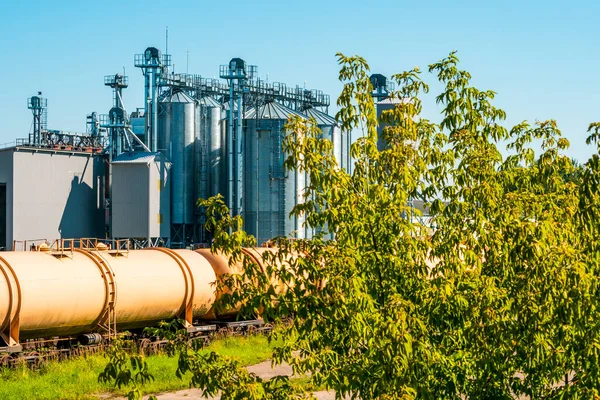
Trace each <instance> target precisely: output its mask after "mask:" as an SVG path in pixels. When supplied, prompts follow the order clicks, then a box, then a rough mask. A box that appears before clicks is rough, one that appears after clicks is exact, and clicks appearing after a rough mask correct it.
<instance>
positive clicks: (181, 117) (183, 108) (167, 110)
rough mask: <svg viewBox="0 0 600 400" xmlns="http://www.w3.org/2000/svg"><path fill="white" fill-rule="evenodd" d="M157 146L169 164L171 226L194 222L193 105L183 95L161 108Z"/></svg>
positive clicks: (165, 101)
mask: <svg viewBox="0 0 600 400" xmlns="http://www.w3.org/2000/svg"><path fill="white" fill-rule="evenodd" d="M161 109H162V112H161V113H160V115H159V117H160V121H159V129H161V131H160V132H159V137H158V139H159V140H158V142H159V148H160V149H161V150H166V151H165V154H166V155H167V157H168V158H169V160H170V161H171V163H172V168H171V223H172V224H192V223H193V222H194V204H195V202H194V197H195V190H194V153H195V152H194V143H195V141H196V138H197V137H198V128H197V126H196V117H197V112H196V103H195V101H194V100H193V99H192V98H191V97H190V96H188V95H187V94H185V93H183V92H175V93H173V94H172V95H170V96H167V97H165V98H164V99H163V101H162V104H161Z"/></svg>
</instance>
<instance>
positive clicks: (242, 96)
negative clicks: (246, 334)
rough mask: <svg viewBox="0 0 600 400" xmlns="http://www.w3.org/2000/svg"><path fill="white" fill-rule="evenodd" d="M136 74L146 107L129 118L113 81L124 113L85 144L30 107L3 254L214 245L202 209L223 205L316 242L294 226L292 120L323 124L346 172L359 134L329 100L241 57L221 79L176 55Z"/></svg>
mask: <svg viewBox="0 0 600 400" xmlns="http://www.w3.org/2000/svg"><path fill="white" fill-rule="evenodd" d="M134 65H135V67H137V68H139V69H140V71H141V72H142V74H143V76H144V82H145V94H144V95H145V100H146V101H145V104H144V107H143V108H134V109H133V110H134V111H133V112H131V113H128V112H127V110H126V107H125V103H124V101H123V92H124V90H125V89H126V88H127V87H128V86H129V82H128V77H127V76H124V75H121V74H115V75H108V76H106V77H104V85H105V86H107V87H109V88H110V89H112V97H113V106H112V108H111V109H110V110H109V112H108V114H102V113H97V112H92V113H90V114H89V115H88V116H87V121H88V124H87V127H88V128H87V131H86V132H85V133H68V132H62V131H56V130H49V129H48V127H47V110H48V105H47V100H46V99H45V98H43V97H42V96H41V93H39V94H38V95H37V96H33V97H32V98H30V99H29V100H28V107H29V108H30V109H31V110H32V113H33V127H34V128H33V133H31V134H30V135H29V137H28V138H26V139H20V140H18V141H17V142H16V143H15V145H14V146H11V147H9V148H6V149H3V150H1V151H0V248H5V249H11V248H13V247H18V246H26V245H27V243H25V242H24V241H25V240H33V239H36V240H38V239H39V240H46V241H48V242H52V241H55V240H58V239H64V238H75V237H102V238H104V237H107V238H114V239H130V240H132V241H133V242H134V243H135V244H136V245H137V246H140V247H144V246H152V245H158V244H160V245H166V246H170V247H175V248H183V247H189V246H196V245H200V244H208V243H210V240H211V238H210V235H209V234H208V233H207V232H206V231H205V229H204V210H202V209H200V208H199V207H198V206H197V200H198V199H199V198H208V197H210V196H214V195H217V194H221V195H222V196H223V197H224V199H225V202H226V204H227V205H228V207H229V208H230V210H231V213H232V215H241V216H242V217H243V219H244V221H245V224H244V228H245V230H246V231H247V232H248V233H250V234H252V235H254V236H255V237H256V238H257V241H258V243H264V242H266V241H268V240H270V239H272V238H274V237H277V236H292V237H297V238H310V237H311V236H312V235H313V229H312V228H310V227H307V226H306V225H305V221H304V220H303V218H302V217H299V218H295V217H291V218H290V216H289V214H290V212H291V210H292V208H293V207H294V206H295V205H296V204H297V203H298V202H302V201H303V193H304V188H305V187H306V184H307V177H306V176H305V174H304V173H301V174H300V173H298V172H296V171H285V170H284V168H283V163H284V160H285V158H286V154H284V153H283V150H282V146H281V145H282V141H283V138H284V135H285V132H284V125H285V123H286V121H287V119H288V118H289V117H290V116H291V115H297V116H300V117H301V118H314V119H315V120H316V121H317V124H318V125H319V127H320V128H321V129H322V131H323V137H324V138H326V139H329V140H331V141H332V143H333V151H334V155H335V157H336V160H337V162H338V165H339V167H340V168H344V169H346V170H349V169H350V166H351V158H350V151H349V147H350V143H351V139H350V134H349V133H347V132H342V130H341V129H340V126H339V124H338V123H337V121H336V120H335V118H333V117H332V116H330V115H328V107H329V104H330V99H329V96H328V95H326V94H324V93H323V92H321V91H320V90H315V89H312V90H309V89H306V88H303V87H299V86H289V87H288V86H287V85H286V84H284V83H279V82H267V81H264V80H261V79H260V78H258V77H257V67H256V66H253V65H249V64H247V63H246V62H245V61H244V60H242V59H239V58H233V59H232V60H231V61H230V62H229V63H228V64H225V65H221V66H220V69H219V77H220V79H207V78H203V77H201V76H199V75H194V74H175V73H173V71H172V69H171V57H170V55H168V54H163V53H161V51H159V50H158V49H157V48H153V47H149V48H147V49H146V50H145V51H144V53H141V54H137V55H135V57H134ZM384 86H385V85H384ZM385 87H387V86H385ZM384 98H385V93H382V94H381V97H380V98H378V99H380V100H381V99H384Z"/></svg>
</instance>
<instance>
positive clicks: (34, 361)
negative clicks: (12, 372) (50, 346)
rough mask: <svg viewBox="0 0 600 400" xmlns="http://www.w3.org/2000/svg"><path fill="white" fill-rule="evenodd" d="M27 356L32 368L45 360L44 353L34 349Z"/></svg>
mask: <svg viewBox="0 0 600 400" xmlns="http://www.w3.org/2000/svg"><path fill="white" fill-rule="evenodd" d="M26 357H27V363H28V364H29V367H31V368H38V367H39V366H40V365H41V364H42V362H43V361H44V359H43V357H42V355H41V354H40V353H38V352H37V351H32V352H30V353H27V356H26Z"/></svg>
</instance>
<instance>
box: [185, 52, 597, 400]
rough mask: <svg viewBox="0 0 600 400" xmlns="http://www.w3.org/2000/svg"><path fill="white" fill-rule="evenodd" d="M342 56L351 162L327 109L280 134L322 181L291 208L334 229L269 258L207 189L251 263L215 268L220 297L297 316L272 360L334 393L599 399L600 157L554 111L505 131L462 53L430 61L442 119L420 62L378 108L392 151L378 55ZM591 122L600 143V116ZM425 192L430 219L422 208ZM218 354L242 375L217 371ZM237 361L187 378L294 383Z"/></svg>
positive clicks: (226, 230) (205, 382) (222, 244)
mask: <svg viewBox="0 0 600 400" xmlns="http://www.w3.org/2000/svg"><path fill="white" fill-rule="evenodd" d="M338 59H339V63H340V65H341V69H340V80H341V81H342V82H343V84H344V88H343V90H342V93H341V95H340V97H339V99H338V105H339V106H340V111H339V113H338V114H337V119H338V120H339V121H340V123H341V125H342V128H343V129H344V130H345V131H351V130H353V129H360V130H362V133H363V135H362V136H361V138H360V139H358V140H357V141H356V142H355V143H354V144H353V145H352V148H351V153H352V157H353V158H354V159H355V160H356V164H355V167H354V168H353V173H352V175H349V174H348V173H347V172H345V171H343V170H341V169H339V168H338V167H337V163H336V161H335V159H334V157H333V152H332V144H331V142H329V141H327V140H324V139H322V138H321V136H320V132H319V129H318V127H317V125H316V122H315V121H314V120H311V121H304V120H302V119H300V118H294V117H293V118H292V119H290V121H289V122H288V124H287V126H286V132H287V135H286V137H285V140H284V144H283V146H284V150H285V151H286V153H287V154H288V158H287V160H286V167H287V168H288V169H291V170H293V169H297V170H299V171H300V172H302V173H307V175H308V176H309V178H310V179H309V186H308V188H307V189H306V193H305V201H304V202H303V203H302V204H298V205H297V206H296V207H295V208H294V210H293V213H294V214H297V215H304V216H305V217H306V221H307V224H309V225H310V226H312V227H314V228H317V230H318V231H321V232H322V234H320V235H319V236H317V237H316V238H313V239H312V240H290V239H286V238H280V239H279V240H277V248H276V249H274V250H273V252H270V253H266V254H265V255H264V258H265V263H266V264H267V268H266V270H265V271H263V270H262V269H260V268H259V267H258V266H257V265H256V264H254V263H252V262H251V260H249V259H245V258H244V255H243V254H242V252H241V246H246V245H252V244H253V243H254V240H253V238H251V237H249V236H247V235H246V234H245V233H244V232H243V230H242V221H241V220H240V219H239V217H236V218H231V217H229V215H228V210H227V208H226V207H225V206H224V204H223V202H222V200H221V199H220V198H212V199H209V200H205V201H201V205H202V206H204V207H206V209H207V227H209V228H210V229H212V230H213V232H214V237H215V242H214V244H213V250H214V251H223V252H226V253H231V254H233V259H236V260H237V259H240V258H241V259H243V260H244V263H245V264H246V273H245V275H244V276H237V275H235V276H230V277H227V279H225V281H224V282H221V283H220V284H222V285H226V286H227V287H229V288H233V289H235V290H233V292H232V294H230V295H227V296H224V297H223V298H222V299H221V300H220V302H221V303H222V304H221V306H225V307H226V306H232V305H235V304H239V303H242V304H243V311H244V313H246V314H247V315H255V314H256V313H257V312H258V311H260V312H261V313H262V315H263V317H264V318H265V319H267V320H268V321H277V320H280V319H282V318H285V317H288V316H292V317H293V318H292V320H291V322H290V323H289V324H286V325H284V326H283V327H282V328H281V329H279V330H278V331H277V333H276V334H277V335H279V336H280V337H281V338H282V340H283V345H281V346H279V347H278V348H277V349H276V350H275V354H274V360H275V362H283V361H286V362H288V363H290V364H291V365H292V366H293V368H294V371H295V372H296V373H298V374H305V373H310V377H311V380H312V381H313V382H314V383H315V384H316V385H323V386H325V387H327V388H328V389H332V390H334V391H335V392H336V393H337V394H338V395H339V396H350V397H351V398H358V397H360V398H362V399H412V398H426V399H439V398H455V399H460V398H473V399H480V398H507V399H508V398H516V397H518V396H522V395H527V396H530V398H540V397H544V398H546V397H548V398H594V397H598V396H599V392H598V391H599V389H600V370H599V368H598V365H599V363H598V356H599V351H600V341H599V327H600V322H599V321H600V319H599V318H598V310H597V304H598V297H599V293H598V273H599V268H598V260H600V257H599V256H600V252H599V250H600V245H599V241H597V240H596V238H597V237H598V233H599V230H600V222H599V221H600V207H599V205H600V189H599V188H600V156H598V154H595V155H594V156H593V157H592V158H591V159H590V160H589V161H588V162H586V163H585V165H583V166H577V165H574V164H573V162H572V161H571V160H570V159H569V158H568V157H567V156H566V155H565V151H566V150H567V149H568V146H569V143H568V141H567V140H566V139H565V138H562V137H561V132H560V130H559V129H558V127H557V125H556V123H555V122H554V121H552V120H550V121H544V122H538V123H536V124H534V125H533V126H532V125H530V124H528V123H527V122H523V123H520V124H518V125H517V126H515V127H513V128H512V129H507V128H505V127H504V126H503V125H502V124H503V120H504V119H505V113H504V111H502V110H500V109H498V108H496V107H495V106H494V105H493V99H494V92H492V91H481V90H479V89H477V88H475V87H473V86H472V85H471V83H470V80H471V76H470V74H469V73H468V72H466V71H462V70H460V69H459V62H458V58H457V56H456V54H455V53H451V54H450V55H449V56H448V57H447V58H445V59H443V60H441V61H439V62H437V63H434V64H432V65H430V66H429V72H430V73H431V74H432V75H433V76H434V77H436V78H437V80H438V81H439V82H440V83H441V84H442V85H443V87H444V89H443V91H442V93H440V94H439V95H438V96H437V97H436V100H437V102H438V104H440V105H441V107H442V108H443V111H442V121H441V122H440V123H434V122H432V121H429V120H427V119H425V118H422V117H421V111H422V103H421V97H422V96H424V95H426V94H427V93H428V91H429V87H428V86H427V85H426V84H425V83H424V81H423V80H422V77H421V76H422V73H421V71H420V70H419V69H418V68H415V69H413V70H411V71H407V72H403V73H400V74H397V75H394V76H393V79H394V80H395V81H396V83H397V86H398V90H397V91H396V92H395V93H394V94H393V96H395V97H397V98H400V99H403V100H404V101H401V102H398V104H397V105H396V106H395V108H394V109H393V110H389V111H386V112H385V113H384V114H383V116H382V118H383V120H384V122H385V123H386V126H385V128H384V129H383V133H382V135H383V137H382V139H383V141H384V142H385V143H386V146H385V148H384V149H383V150H381V151H380V150H378V148H377V141H378V136H377V124H378V121H377V119H376V112H375V108H374V102H373V99H372V97H371V91H372V87H371V83H370V80H369V67H368V65H367V63H366V61H365V60H364V59H362V58H360V57H346V56H344V55H341V54H339V55H338ZM589 131H590V132H591V136H590V138H589V139H588V142H589V143H597V142H598V138H599V137H600V124H592V125H591V126H590V130H589ZM533 141H541V143H542V146H541V153H540V154H539V155H536V153H535V150H534V146H533V144H532V142H533ZM505 142H508V143H509V145H508V150H509V152H510V155H509V156H508V157H506V158H503V157H502V154H501V152H500V151H499V149H498V146H499V143H505ZM599 148H600V144H599ZM573 177H576V179H574V178H573ZM415 199H419V200H423V201H425V202H426V204H427V206H428V208H429V210H430V215H431V218H432V221H433V225H434V226H435V227H436V228H435V230H432V229H431V228H430V227H428V226H423V225H422V224H421V223H420V222H418V221H419V220H418V219H416V218H412V217H413V216H414V215H415V213H418V211H417V210H415V209H414V208H412V207H411V206H410V201H411V200H415ZM327 232H332V233H334V235H335V240H325V239H324V237H325V234H326V233H327ZM219 366H220V368H225V369H226V370H227V371H229V372H227V373H215V368H219ZM236 368H237V367H236V366H235V365H228V364H226V361H225V360H223V359H221V358H220V357H218V356H216V355H212V356H211V357H204V358H203V359H202V360H199V361H198V365H197V367H195V368H192V372H193V376H194V378H193V380H192V383H193V384H194V385H196V386H199V387H203V388H205V389H208V393H215V392H214V388H220V389H221V390H223V389H224V388H230V387H234V388H237V389H232V390H230V391H229V392H228V394H227V396H226V398H232V399H241V398H256V399H258V398H286V396H287V395H288V394H289V396H291V395H292V389H291V388H290V387H289V386H287V385H273V384H272V383H268V382H262V381H258V380H252V379H248V378H247V377H246V375H244V373H243V372H241V371H240V370H239V368H237V369H236ZM220 371H222V369H221V370H220ZM231 371H238V372H233V373H231ZM283 381H285V379H283ZM280 382H281V381H280ZM249 385H252V387H253V388H254V389H253V390H252V391H248V387H249ZM257 385H258V387H260V389H256V387H257ZM238 389H239V390H238ZM274 392H276V393H277V394H276V397H268V396H272V394H271V395H269V393H274ZM249 393H250V394H249Z"/></svg>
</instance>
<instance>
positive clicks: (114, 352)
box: [98, 338, 156, 400]
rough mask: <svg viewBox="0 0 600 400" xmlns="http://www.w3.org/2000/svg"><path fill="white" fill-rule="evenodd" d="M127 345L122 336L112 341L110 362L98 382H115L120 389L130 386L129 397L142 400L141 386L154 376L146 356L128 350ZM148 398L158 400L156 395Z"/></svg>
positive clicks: (109, 353) (131, 399)
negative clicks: (149, 369)
mask: <svg viewBox="0 0 600 400" xmlns="http://www.w3.org/2000/svg"><path fill="white" fill-rule="evenodd" d="M129 344H131V343H129ZM127 345H128V343H126V341H125V340H124V339H122V338H117V339H115V340H113V341H112V342H111V344H110V346H109V348H108V351H107V353H108V363H107V364H106V366H105V367H104V370H103V371H102V372H101V373H100V375H99V376H98V382H102V383H113V384H114V385H115V386H116V387H118V388H119V389H121V388H122V387H129V388H130V390H129V392H127V399H128V400H141V399H142V397H143V396H142V391H141V389H140V387H141V386H143V385H144V384H145V383H147V382H150V381H153V380H154V376H152V374H150V372H149V371H148V363H147V362H146V361H145V360H144V357H143V356H142V355H140V354H137V353H135V352H131V351H128V350H127ZM148 400H156V397H155V396H150V397H149V398H148Z"/></svg>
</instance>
